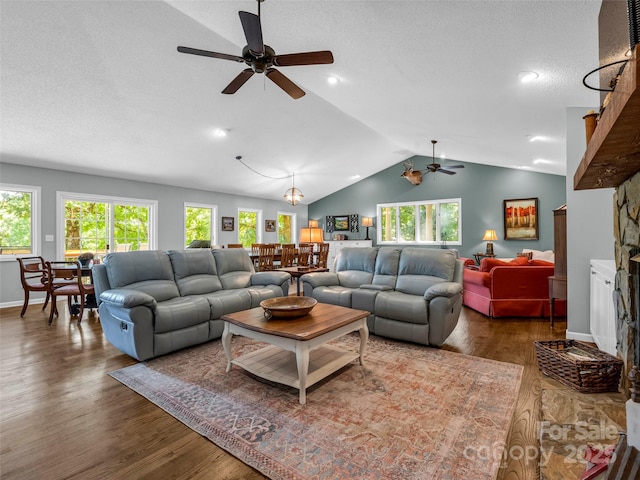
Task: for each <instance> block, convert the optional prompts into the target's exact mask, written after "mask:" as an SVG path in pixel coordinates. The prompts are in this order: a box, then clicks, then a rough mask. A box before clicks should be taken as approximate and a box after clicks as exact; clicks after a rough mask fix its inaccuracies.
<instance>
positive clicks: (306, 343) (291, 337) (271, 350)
mask: <svg viewBox="0 0 640 480" xmlns="http://www.w3.org/2000/svg"><path fill="white" fill-rule="evenodd" d="M368 315H369V312H367V311H365V310H355V309H352V308H346V307H340V306H338V305H329V304H326V303H318V304H317V305H316V306H315V307H314V308H313V310H311V312H310V313H309V314H308V315H305V316H304V317H300V318H295V319H275V318H272V319H270V320H267V319H266V318H265V316H264V310H263V309H262V308H260V307H258V308H252V309H250V310H244V311H242V312H236V313H231V314H228V315H224V316H223V317H222V320H224V331H223V333H222V347H223V348H224V352H225V355H226V356H227V372H229V371H230V370H231V365H232V364H234V365H238V366H240V367H242V368H243V369H245V370H246V371H248V372H250V373H252V374H254V375H256V376H258V377H260V378H264V379H266V380H270V381H272V382H277V383H282V384H284V385H289V386H291V387H294V388H297V389H298V390H300V397H299V400H300V404H302V405H304V404H305V403H306V389H307V388H309V387H310V386H311V385H313V384H315V383H317V382H319V381H320V380H322V379H323V378H326V377H327V376H329V375H331V374H332V373H333V372H335V371H337V370H339V369H340V368H342V367H344V366H345V365H347V364H349V363H351V362H352V361H353V360H355V359H357V358H359V359H360V365H363V364H364V351H365V347H366V344H367V340H368V338H369V329H368V328H367V320H366V318H367V316H368ZM356 330H357V331H359V333H360V349H359V351H358V352H349V351H346V350H343V349H340V348H337V347H335V346H333V345H327V342H329V341H330V340H333V339H336V338H339V337H341V336H343V335H346V334H347V333H350V332H354V331H356ZM233 335H242V336H244V337H249V338H253V339H254V340H258V341H262V342H265V343H268V344H269V346H267V347H265V348H262V349H260V350H257V351H255V352H251V353H248V354H246V355H243V356H241V357H238V358H235V359H233V358H232V356H231V338H232V337H233Z"/></svg>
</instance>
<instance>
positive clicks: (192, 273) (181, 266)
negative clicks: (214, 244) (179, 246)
mask: <svg viewBox="0 0 640 480" xmlns="http://www.w3.org/2000/svg"><path fill="white" fill-rule="evenodd" d="M167 253H168V255H169V259H170V260H171V266H172V267H173V276H174V278H175V281H176V284H177V285H178V290H179V291H180V295H182V296H183V297H184V296H187V295H200V294H203V293H210V292H217V291H218V290H222V283H221V282H220V279H219V278H218V272H217V269H216V262H215V260H214V258H213V254H212V253H211V250H209V249H191V250H170V251H169V252H167Z"/></svg>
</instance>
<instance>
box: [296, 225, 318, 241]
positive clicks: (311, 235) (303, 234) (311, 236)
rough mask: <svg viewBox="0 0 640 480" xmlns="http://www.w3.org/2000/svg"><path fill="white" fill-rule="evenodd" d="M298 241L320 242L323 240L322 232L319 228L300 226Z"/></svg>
mask: <svg viewBox="0 0 640 480" xmlns="http://www.w3.org/2000/svg"><path fill="white" fill-rule="evenodd" d="M299 241H300V242H302V243H320V242H322V241H324V232H323V231H322V229H321V228H302V229H300V240H299Z"/></svg>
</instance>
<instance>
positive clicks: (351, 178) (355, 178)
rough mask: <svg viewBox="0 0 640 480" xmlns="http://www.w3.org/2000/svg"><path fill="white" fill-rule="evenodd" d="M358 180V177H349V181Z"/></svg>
mask: <svg viewBox="0 0 640 480" xmlns="http://www.w3.org/2000/svg"><path fill="white" fill-rule="evenodd" d="M359 178H360V175H351V176H350V177H349V180H358V179H359Z"/></svg>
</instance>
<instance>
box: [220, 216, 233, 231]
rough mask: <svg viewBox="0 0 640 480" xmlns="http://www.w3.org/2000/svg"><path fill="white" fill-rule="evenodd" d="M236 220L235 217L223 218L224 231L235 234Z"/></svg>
mask: <svg viewBox="0 0 640 480" xmlns="http://www.w3.org/2000/svg"><path fill="white" fill-rule="evenodd" d="M234 223H235V218H234V217H222V231H223V232H233V229H234Z"/></svg>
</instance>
